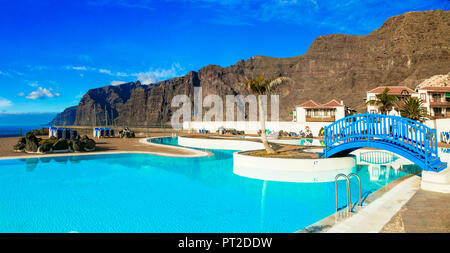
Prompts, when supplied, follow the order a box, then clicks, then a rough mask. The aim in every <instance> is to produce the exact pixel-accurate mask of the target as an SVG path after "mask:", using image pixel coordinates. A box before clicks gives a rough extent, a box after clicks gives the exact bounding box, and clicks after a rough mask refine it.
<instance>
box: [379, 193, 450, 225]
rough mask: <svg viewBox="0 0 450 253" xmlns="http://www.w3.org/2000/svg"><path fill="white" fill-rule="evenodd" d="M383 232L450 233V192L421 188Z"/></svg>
mask: <svg viewBox="0 0 450 253" xmlns="http://www.w3.org/2000/svg"><path fill="white" fill-rule="evenodd" d="M380 232H381V233H450V194H447V193H437V192H430V191H424V190H419V191H417V192H416V193H415V194H414V196H413V197H412V198H411V199H410V200H409V201H408V202H407V203H406V204H405V205H404V206H403V207H402V208H401V209H400V211H399V212H397V214H395V216H394V217H392V219H391V220H390V221H389V222H388V223H387V224H386V225H385V226H384V227H383V229H382V230H381V231H380Z"/></svg>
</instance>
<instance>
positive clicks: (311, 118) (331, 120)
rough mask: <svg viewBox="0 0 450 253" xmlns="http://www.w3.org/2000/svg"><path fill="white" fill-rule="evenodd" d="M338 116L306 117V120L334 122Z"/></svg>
mask: <svg viewBox="0 0 450 253" xmlns="http://www.w3.org/2000/svg"><path fill="white" fill-rule="evenodd" d="M335 120H336V118H335V117H334V116H329V117H310V116H307V117H306V122H334V121H335Z"/></svg>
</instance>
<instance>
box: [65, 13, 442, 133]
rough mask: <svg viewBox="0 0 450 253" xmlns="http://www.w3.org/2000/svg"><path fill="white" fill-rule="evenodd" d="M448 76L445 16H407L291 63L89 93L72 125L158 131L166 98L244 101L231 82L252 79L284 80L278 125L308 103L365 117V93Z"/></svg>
mask: <svg viewBox="0 0 450 253" xmlns="http://www.w3.org/2000/svg"><path fill="white" fill-rule="evenodd" d="M449 71H450V12H449V11H442V10H436V11H425V12H408V13H405V14H403V15H400V16H395V17H391V18H389V19H388V20H387V21H386V22H385V23H384V24H383V25H382V27H380V28H379V29H377V30H375V31H373V32H371V33H370V34H368V35H364V36H353V35H345V34H332V35H325V36H320V37H318V38H317V39H315V41H314V42H313V43H312V44H311V46H310V48H309V50H308V51H307V53H305V54H304V55H300V56H296V57H291V58H274V57H267V56H254V57H252V58H250V59H248V60H246V61H244V60H241V61H239V62H237V63H236V64H235V65H232V66H230V67H227V68H222V67H220V66H216V65H208V66H206V67H204V68H202V69H200V70H199V71H191V72H189V73H188V74H187V75H186V76H183V77H177V78H173V79H170V80H166V81H162V82H158V83H155V84H151V85H141V84H140V83H139V82H135V83H127V84H123V85H120V86H108V87H103V88H98V89H92V90H89V91H88V92H87V94H86V95H84V97H83V98H82V99H81V101H80V103H79V105H78V107H77V110H76V120H75V122H74V124H76V125H94V124H98V125H103V124H105V123H106V120H105V119H106V118H108V119H109V120H108V124H111V123H115V124H117V125H129V126H146V125H147V126H157V125H159V124H161V123H164V122H168V121H170V117H171V114H172V113H173V112H172V109H171V107H170V102H171V99H172V98H173V96H175V95H178V94H187V95H189V96H190V97H191V98H192V97H193V90H194V87H197V86H199V87H202V88H203V96H206V95H208V94H217V95H220V96H225V95H233V94H244V95H245V94H247V93H246V91H245V90H244V89H243V88H242V87H240V86H239V85H238V82H240V81H243V80H244V79H245V77H250V78H251V77H256V76H257V75H259V74H265V75H266V76H268V77H277V76H287V77H290V78H291V81H290V82H289V83H287V84H285V85H283V86H280V87H279V88H278V89H277V90H276V93H277V94H279V95H280V118H281V119H282V120H290V115H289V112H290V111H291V110H292V109H293V107H294V106H295V105H298V104H301V103H302V102H304V101H306V100H309V99H313V100H315V101H317V102H320V103H324V102H327V101H329V100H331V99H337V100H338V101H340V100H343V101H344V103H345V104H346V105H347V106H349V107H351V108H353V109H356V110H358V111H359V112H364V111H365V105H364V100H363V98H364V97H365V93H366V91H367V90H370V89H372V88H374V87H377V86H381V85H389V86H394V85H405V86H408V87H410V88H413V89H414V88H415V87H416V85H417V84H419V83H420V82H421V81H423V80H424V79H426V78H429V77H431V76H433V75H438V74H446V73H448V72H449ZM224 101H225V99H224Z"/></svg>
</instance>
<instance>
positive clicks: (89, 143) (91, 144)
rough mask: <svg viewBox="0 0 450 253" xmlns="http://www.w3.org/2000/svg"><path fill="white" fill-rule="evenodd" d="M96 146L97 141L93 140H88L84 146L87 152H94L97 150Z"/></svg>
mask: <svg viewBox="0 0 450 253" xmlns="http://www.w3.org/2000/svg"><path fill="white" fill-rule="evenodd" d="M95 145H96V143H95V141H94V140H92V139H89V140H87V141H86V143H85V144H84V150H86V151H92V150H94V149H95Z"/></svg>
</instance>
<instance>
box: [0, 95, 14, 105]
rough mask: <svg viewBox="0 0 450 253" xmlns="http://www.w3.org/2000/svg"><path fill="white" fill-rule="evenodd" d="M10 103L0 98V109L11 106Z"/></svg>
mask: <svg viewBox="0 0 450 253" xmlns="http://www.w3.org/2000/svg"><path fill="white" fill-rule="evenodd" d="M11 105H12V102H11V101H10V100H8V99H6V98H2V97H0V108H2V107H8V106H11Z"/></svg>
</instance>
